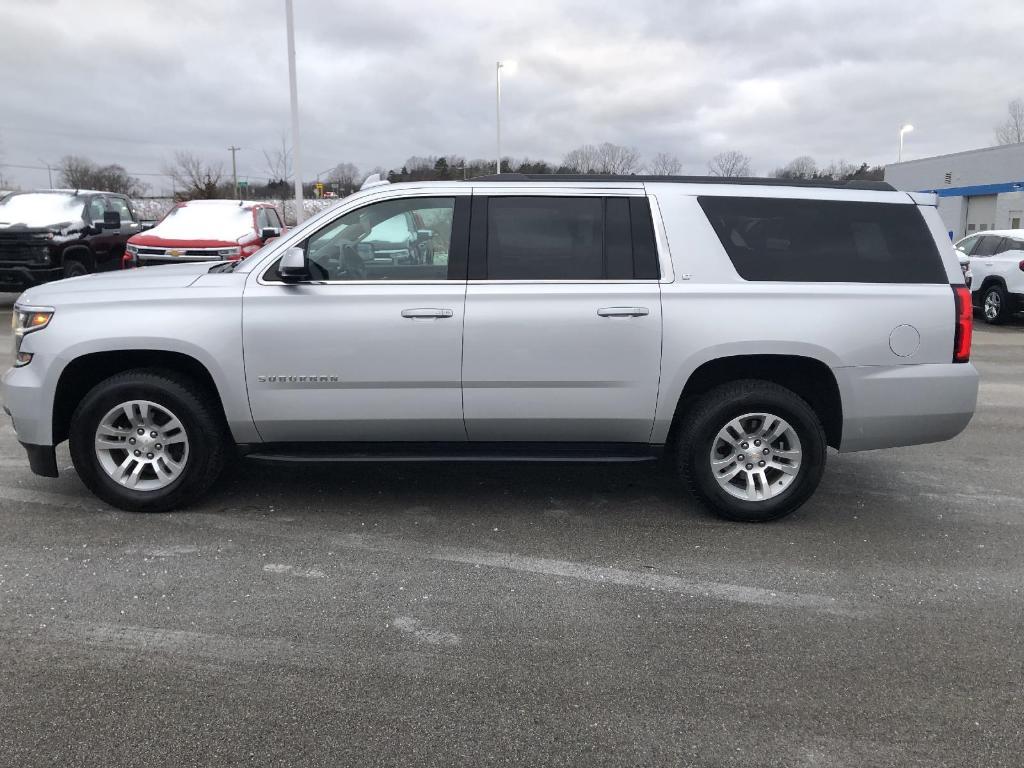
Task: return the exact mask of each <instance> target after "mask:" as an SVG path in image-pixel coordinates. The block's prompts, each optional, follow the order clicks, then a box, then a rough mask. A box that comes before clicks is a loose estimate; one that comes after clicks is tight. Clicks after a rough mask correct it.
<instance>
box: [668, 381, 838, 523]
mask: <svg viewBox="0 0 1024 768" xmlns="http://www.w3.org/2000/svg"><path fill="white" fill-rule="evenodd" d="M683 419H684V421H683V422H682V426H681V428H680V430H679V434H678V439H677V454H676V457H677V462H678V467H679V471H680V473H681V475H682V478H683V480H684V482H685V483H686V486H687V487H688V488H689V490H690V491H691V492H692V493H693V494H694V495H695V496H696V497H697V498H698V499H700V501H701V502H703V503H704V504H705V505H706V506H707V507H709V508H710V509H711V510H712V511H713V512H714V513H715V514H717V515H719V516H720V517H723V518H726V519H728V520H738V521H742V522H767V521H769V520H776V519H778V518H780V517H783V516H785V515H788V514H789V513H791V512H793V511H794V510H796V509H797V508H798V507H799V506H800V505H801V504H803V503H804V502H805V501H807V499H808V498H810V496H811V494H813V493H814V491H815V489H816V488H817V487H818V483H819V482H820V481H821V476H822V473H823V472H824V469H825V452H826V443H825V431H824V429H823V428H822V426H821V421H820V420H819V418H818V416H817V414H816V413H815V412H814V410H813V409H812V408H811V407H810V406H809V405H808V404H807V402H806V401H805V400H803V399H802V398H801V397H799V396H798V395H796V394H795V393H794V392H792V391H791V390H789V389H786V388H785V387H782V386H779V385H778V384H775V383H772V382H769V381H761V380H757V379H750V380H744V381H737V382H734V383H731V384H725V385H722V386H719V387H716V388H715V389H713V390H711V391H710V392H707V393H706V394H704V395H703V396H702V397H700V398H699V399H698V400H697V401H696V402H695V403H694V404H693V405H692V407H690V408H688V409H687V412H686V413H685V414H683Z"/></svg>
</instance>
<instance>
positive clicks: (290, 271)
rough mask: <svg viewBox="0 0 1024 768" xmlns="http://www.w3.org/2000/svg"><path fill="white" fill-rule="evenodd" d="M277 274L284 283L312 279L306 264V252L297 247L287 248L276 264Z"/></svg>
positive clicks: (302, 281)
mask: <svg viewBox="0 0 1024 768" xmlns="http://www.w3.org/2000/svg"><path fill="white" fill-rule="evenodd" d="M277 276H278V277H279V278H281V282H284V283H304V282H308V281H309V280H312V279H313V276H312V275H311V274H310V272H309V266H308V265H307V264H306V252H305V251H304V250H302V249H301V248H299V247H293V248H289V249H288V250H287V251H285V252H284V256H282V257H281V262H280V263H279V264H278V265H277Z"/></svg>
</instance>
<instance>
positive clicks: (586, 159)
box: [562, 144, 597, 173]
mask: <svg viewBox="0 0 1024 768" xmlns="http://www.w3.org/2000/svg"><path fill="white" fill-rule="evenodd" d="M562 167H564V168H565V169H566V170H568V171H570V172H572V173H596V172H597V147H595V146H594V145H593V144H584V145H583V146H582V147H577V148H576V149H573V150H570V151H569V152H567V153H566V155H565V159H564V160H562Z"/></svg>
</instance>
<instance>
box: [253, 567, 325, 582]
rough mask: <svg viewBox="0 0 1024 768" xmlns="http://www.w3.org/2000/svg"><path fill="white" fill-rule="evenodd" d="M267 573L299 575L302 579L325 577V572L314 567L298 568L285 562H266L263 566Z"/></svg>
mask: <svg viewBox="0 0 1024 768" xmlns="http://www.w3.org/2000/svg"><path fill="white" fill-rule="evenodd" d="M263 570H264V571H266V572H267V573H279V574H282V575H284V576H300V577H301V578H303V579H326V578H327V574H326V573H324V572H323V571H321V570H318V569H316V568H309V569H306V568H298V567H296V566H294V565H287V564H285V563H267V564H266V565H264V566H263Z"/></svg>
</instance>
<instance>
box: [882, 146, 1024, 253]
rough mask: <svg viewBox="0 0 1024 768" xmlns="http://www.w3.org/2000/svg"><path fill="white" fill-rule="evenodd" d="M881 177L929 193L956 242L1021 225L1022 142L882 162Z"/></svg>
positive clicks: (1023, 211)
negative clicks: (936, 198)
mask: <svg viewBox="0 0 1024 768" xmlns="http://www.w3.org/2000/svg"><path fill="white" fill-rule="evenodd" d="M885 180H886V181H887V182H889V183H890V184H892V185H893V186H894V187H896V188H897V189H904V190H907V191H908V192H934V193H936V194H937V195H938V196H939V214H940V215H941V216H942V220H943V221H944V222H945V223H946V229H947V230H949V232H950V236H951V237H952V238H953V239H954V240H955V239H959V238H961V237H963V236H964V235H967V234H970V233H971V232H978V231H980V230H984V229H1021V228H1022V225H1024V144H1006V145H1004V146H999V147H985V148H984V149H973V150H970V151H967V152H956V153H954V154H951V155H939V156H937V157H924V158H921V159H919V160H907V161H905V162H902V163H895V164H893V165H889V166H886V169H885Z"/></svg>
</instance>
